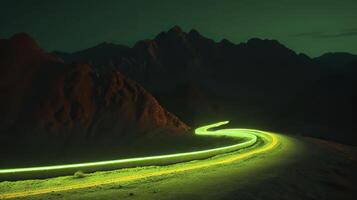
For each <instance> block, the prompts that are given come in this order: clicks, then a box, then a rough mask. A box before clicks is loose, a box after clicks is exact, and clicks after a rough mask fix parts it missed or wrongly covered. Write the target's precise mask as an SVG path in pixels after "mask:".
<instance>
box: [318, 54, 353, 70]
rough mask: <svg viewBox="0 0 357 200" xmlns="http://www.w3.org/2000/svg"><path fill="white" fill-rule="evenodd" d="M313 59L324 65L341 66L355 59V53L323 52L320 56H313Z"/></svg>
mask: <svg viewBox="0 0 357 200" xmlns="http://www.w3.org/2000/svg"><path fill="white" fill-rule="evenodd" d="M314 61H315V62H317V63H319V64H322V65H325V66H331V67H342V66H344V65H348V64H350V63H352V62H354V61H357V55H353V54H350V53H344V52H337V53H325V54H323V55H322V56H319V57H316V58H314ZM339 70H341V69H339Z"/></svg>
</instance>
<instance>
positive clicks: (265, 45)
mask: <svg viewBox="0 0 357 200" xmlns="http://www.w3.org/2000/svg"><path fill="white" fill-rule="evenodd" d="M52 54H53V55H55V56H57V57H59V58H61V59H62V60H63V61H64V62H66V63H89V64H90V65H91V66H92V67H93V71H95V73H97V74H99V75H100V74H103V73H107V72H108V71H111V70H119V71H121V72H122V73H123V74H125V75H126V76H128V77H130V78H131V79H133V80H135V81H137V82H138V83H139V84H141V85H142V86H143V87H145V88H146V89H147V90H148V91H149V92H151V93H152V94H153V95H154V96H155V97H156V98H157V99H158V100H159V102H160V103H161V104H162V105H163V106H164V107H165V108H167V109H168V110H170V111H171V112H173V113H175V114H176V115H177V116H178V117H179V118H180V119H183V120H184V121H185V122H187V123H188V124H190V125H192V126H196V125H198V124H202V123H207V122H210V121H214V120H221V119H223V120H226V119H230V120H232V121H233V124H234V123H236V124H237V125H238V126H243V127H254V128H261V129H266V130H274V131H281V132H287V133H294V134H302V135H310V136H315V137H316V136H317V137H321V138H326V139H332V140H335V141H339V142H344V143H349V144H351V143H354V144H355V142H354V141H356V140H355V139H356V134H355V133H356V123H355V120H353V117H354V116H355V113H356V106H355V100H356V90H355V88H354V86H355V85H356V78H355V75H356V67H357V56H356V55H352V54H349V53H326V54H324V55H322V56H320V57H317V58H310V57H309V56H307V55H305V54H298V53H296V52H294V51H293V50H291V49H289V48H287V47H286V46H284V45H283V44H281V43H279V42H278V41H276V40H268V39H259V38H253V39H250V40H248V41H247V42H244V43H239V44H234V43H232V42H230V41H229V40H226V39H223V40H221V41H219V42H216V41H214V40H212V39H209V38H206V37H204V36H203V35H201V34H200V33H199V32H198V31H196V30H191V31H189V32H184V31H183V30H182V29H181V28H180V27H179V26H175V27H173V28H172V29H170V30H169V31H167V32H161V33H159V34H158V35H157V36H156V37H155V38H153V39H146V40H141V41H138V42H137V43H136V44H135V45H134V46H133V47H128V46H125V45H117V44H112V43H101V44H99V45H97V46H94V47H92V48H88V49H84V50H81V51H78V52H74V53H63V52H53V53H52Z"/></svg>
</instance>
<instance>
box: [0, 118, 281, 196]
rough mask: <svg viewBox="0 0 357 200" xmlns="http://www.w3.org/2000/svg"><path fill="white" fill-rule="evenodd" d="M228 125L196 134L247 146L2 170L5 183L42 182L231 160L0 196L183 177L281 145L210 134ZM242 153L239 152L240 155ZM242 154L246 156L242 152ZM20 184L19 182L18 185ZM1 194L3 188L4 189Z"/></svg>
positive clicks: (234, 133)
mask: <svg viewBox="0 0 357 200" xmlns="http://www.w3.org/2000/svg"><path fill="white" fill-rule="evenodd" d="M227 123H228V121H224V122H218V123H214V124H211V125H207V126H202V127H199V128H197V129H196V130H195V134H197V135H207V136H208V135H209V136H227V137H234V138H237V137H238V138H245V140H244V142H242V143H238V144H235V145H230V146H225V147H219V148H214V149H208V150H202V151H193V152H187V153H178V154H169V155H160V156H150V157H142V158H132V159H121V160H112V161H101V162H91V163H79V164H67V165H56V166H45V167H29V168H17V169H2V170H0V178H1V180H6V179H14V178H15V179H23V178H38V177H48V176H58V175H63V174H73V172H75V171H78V170H82V171H85V172H93V171H103V170H111V169H118V168H127V167H137V166H149V165H167V164H173V163H182V162H187V161H192V160H198V159H200V160H201V159H205V158H209V157H213V156H216V155H219V154H227V153H230V152H236V153H232V155H230V156H226V157H225V156H223V157H221V158H217V159H215V158H212V159H209V161H204V160H202V161H197V162H194V163H188V164H182V165H180V164H179V165H177V166H175V165H172V167H169V168H165V167H161V168H162V169H160V170H155V171H152V170H147V172H145V170H143V172H140V173H135V174H129V175H127V176H124V177H123V176H120V177H110V178H104V179H100V180H95V181H87V180H85V179H83V180H84V181H78V182H76V183H75V184H74V183H71V184H65V183H63V184H61V185H56V186H54V187H47V188H46V187H44V188H41V187H39V188H33V189H30V190H29V188H27V190H25V191H21V190H19V191H12V192H9V193H2V194H0V199H8V198H17V197H27V196H32V195H40V194H45V193H50V192H61V191H67V190H75V189H83V188H89V187H95V186H98V185H106V184H114V183H123V182H130V181H135V180H139V179H142V178H149V177H155V176H161V175H167V174H172V173H180V172H185V171H189V170H196V169H201V168H206V167H212V166H215V165H221V164H229V163H232V162H235V161H238V160H241V159H244V158H248V157H251V156H254V155H257V154H262V153H265V152H268V151H271V150H272V149H274V148H275V147H276V146H277V145H278V144H279V141H278V137H277V136H276V135H275V134H273V133H270V132H265V131H259V130H253V129H220V130H214V131H210V130H209V129H211V128H214V127H218V126H221V125H224V124H227ZM238 150H239V151H238ZM240 150H242V151H243V152H241V151H240ZM15 183H16V182H15ZM0 191H1V188H0Z"/></svg>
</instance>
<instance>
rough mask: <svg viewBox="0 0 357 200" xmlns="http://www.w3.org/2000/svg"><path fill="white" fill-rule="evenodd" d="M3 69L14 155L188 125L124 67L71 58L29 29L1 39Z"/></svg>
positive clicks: (3, 125)
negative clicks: (40, 42)
mask: <svg viewBox="0 0 357 200" xmlns="http://www.w3.org/2000/svg"><path fill="white" fill-rule="evenodd" d="M0 71H1V73H0V90H1V98H0V110H1V116H0V134H1V144H0V145H1V152H5V153H4V156H7V158H8V159H9V158H11V159H13V160H16V156H22V157H26V156H28V155H27V154H33V155H36V153H40V154H45V153H46V152H47V153H59V152H64V151H67V150H66V148H69V146H71V145H75V146H76V147H77V151H78V147H81V146H82V147H84V146H85V145H88V144H91V145H92V146H91V148H92V149H96V148H95V147H97V146H96V145H104V146H107V147H110V146H117V145H118V143H119V142H122V143H123V141H125V140H126V139H128V138H129V139H130V138H139V137H142V136H149V135H180V134H183V133H186V132H188V130H189V127H188V126H187V125H186V124H184V123H183V122H181V121H180V120H179V119H178V118H177V117H176V116H174V115H173V114H171V113H169V112H168V111H167V110H165V109H164V108H163V107H161V105H160V104H159V103H158V102H157V100H156V99H155V98H154V97H153V96H152V95H151V94H150V93H149V92H147V91H146V90H145V89H144V88H142V87H141V86H140V85H139V84H137V83H136V82H134V81H132V80H130V79H128V78H126V77H125V76H124V75H122V74H121V73H120V72H118V71H115V70H107V71H105V72H104V73H101V74H97V73H95V72H93V68H92V67H91V66H90V65H88V64H77V63H72V64H65V63H64V62H63V61H62V60H61V59H58V58H56V57H54V56H51V55H49V54H47V53H45V52H44V51H42V50H41V49H40V48H39V47H38V46H37V44H36V42H35V41H34V40H33V39H32V38H30V37H29V36H28V35H27V34H24V33H21V34H16V35H14V36H13V37H11V38H10V39H2V40H0ZM40 154H38V155H37V156H38V157H37V158H39V155H40ZM54 155H55V154H54ZM7 158H5V157H3V159H2V161H6V159H7ZM19 160H21V159H19ZM9 161H10V160H7V162H9Z"/></svg>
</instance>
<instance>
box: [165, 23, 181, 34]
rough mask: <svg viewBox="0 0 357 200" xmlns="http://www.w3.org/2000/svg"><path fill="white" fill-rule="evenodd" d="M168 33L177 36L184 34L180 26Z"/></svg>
mask: <svg viewBox="0 0 357 200" xmlns="http://www.w3.org/2000/svg"><path fill="white" fill-rule="evenodd" d="M168 33H176V34H182V33H183V31H182V28H181V27H180V26H178V25H175V26H174V27H172V28H171V29H170V30H169V31H168Z"/></svg>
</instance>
